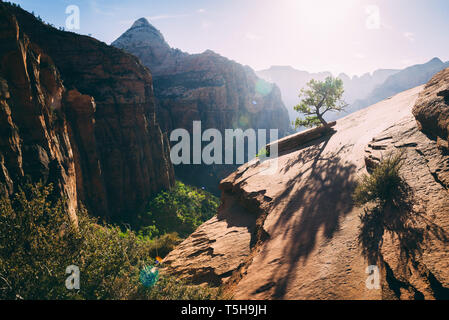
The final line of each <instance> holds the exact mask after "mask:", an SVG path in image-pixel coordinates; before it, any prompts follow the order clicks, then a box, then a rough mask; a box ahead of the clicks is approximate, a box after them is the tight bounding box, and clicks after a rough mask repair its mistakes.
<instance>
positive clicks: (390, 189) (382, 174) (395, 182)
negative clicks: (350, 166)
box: [353, 153, 404, 206]
mask: <svg viewBox="0 0 449 320" xmlns="http://www.w3.org/2000/svg"><path fill="white" fill-rule="evenodd" d="M402 155H403V154H402V153H398V154H392V155H390V156H388V157H387V158H386V159H383V160H382V161H381V162H380V164H379V165H378V166H376V168H375V169H374V171H373V172H372V174H371V175H364V176H363V177H362V179H361V181H360V183H359V184H358V185H357V187H356V189H355V191H354V195H353V198H354V201H355V203H356V204H357V205H365V204H367V203H375V204H377V205H380V206H384V205H386V204H387V203H394V202H396V201H397V200H398V199H400V198H401V197H402V194H403V192H404V190H403V181H402V178H401V176H400V173H399V171H400V169H401V167H402Z"/></svg>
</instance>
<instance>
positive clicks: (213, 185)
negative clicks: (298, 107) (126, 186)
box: [112, 18, 290, 190]
mask: <svg viewBox="0 0 449 320" xmlns="http://www.w3.org/2000/svg"><path fill="white" fill-rule="evenodd" d="M112 45H114V46H116V47H118V48H121V49H124V50H125V51H127V52H130V53H132V54H134V55H135V56H137V57H138V58H139V59H140V60H141V61H142V62H143V63H144V64H145V65H146V66H147V67H149V68H150V70H151V72H152V74H153V77H154V90H155V95H156V98H157V101H158V112H157V116H158V119H159V123H160V124H161V127H162V129H163V131H164V132H168V133H170V132H171V131H172V130H173V129H177V128H184V129H188V130H191V128H192V122H193V121H195V120H200V121H201V122H202V128H203V130H206V129H209V128H216V129H218V130H220V131H222V132H223V131H224V129H234V128H242V129H247V128H254V129H279V135H280V136H281V137H282V136H284V135H285V134H287V133H289V132H290V123H289V117H288V112H287V110H286V108H285V106H284V104H283V103H282V100H281V94H280V91H279V89H278V88H277V87H276V86H275V85H270V84H268V83H267V82H265V81H263V80H261V79H259V78H258V77H257V76H256V74H255V73H254V71H253V70H252V69H250V68H249V67H244V66H242V65H240V64H238V63H236V62H233V61H230V60H228V59H226V58H224V57H222V56H220V55H218V54H216V53H214V52H212V51H210V50H208V51H206V52H204V53H202V54H192V55H191V54H187V53H184V52H181V51H180V50H178V49H172V48H171V47H170V46H169V45H168V44H167V42H166V41H165V39H164V37H163V36H162V34H161V33H160V32H159V31H158V30H157V29H156V28H154V27H153V26H152V25H151V24H150V23H149V22H148V21H147V20H146V19H145V18H142V19H139V20H137V21H136V22H135V23H134V25H133V26H132V27H131V28H130V29H129V30H128V31H126V32H125V33H124V34H123V35H122V36H121V37H120V38H118V39H117V40H116V41H115V42H113V43H112ZM175 169H176V173H177V174H178V175H179V176H181V177H182V178H184V179H186V180H187V182H189V183H192V184H194V185H199V186H204V185H206V186H208V187H209V188H210V189H212V190H214V189H217V186H218V183H219V181H220V179H222V178H224V177H225V176H226V175H227V174H229V173H230V172H232V170H234V169H235V167H234V166H231V167H228V168H226V166H218V167H207V166H198V167H195V166H186V167H183V166H178V167H177V168H175ZM208 177H210V178H208Z"/></svg>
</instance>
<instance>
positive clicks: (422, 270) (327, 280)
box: [165, 70, 449, 299]
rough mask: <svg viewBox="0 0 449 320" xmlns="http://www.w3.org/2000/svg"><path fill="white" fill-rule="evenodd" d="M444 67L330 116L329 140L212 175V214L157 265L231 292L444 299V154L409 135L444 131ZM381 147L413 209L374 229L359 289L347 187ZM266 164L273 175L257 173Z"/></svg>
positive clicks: (448, 223)
mask: <svg viewBox="0 0 449 320" xmlns="http://www.w3.org/2000/svg"><path fill="white" fill-rule="evenodd" d="M447 72H448V70H446V71H445V73H441V74H439V75H437V76H436V77H435V78H433V80H432V81H431V82H430V83H429V84H428V85H427V87H425V88H424V87H422V86H421V87H417V88H415V89H411V90H408V91H405V92H403V93H400V94H398V95H396V96H394V97H393V98H391V99H389V100H385V101H382V102H380V103H378V104H376V105H373V106H371V107H368V108H366V109H364V110H361V111H358V112H356V113H354V114H352V115H350V116H347V117H345V118H343V119H341V120H339V121H338V122H337V125H336V126H335V127H334V128H335V130H336V132H335V133H334V134H333V135H330V136H328V137H324V138H321V139H319V140H316V141H314V142H311V143H308V144H306V145H303V146H298V147H297V148H295V149H292V150H290V151H287V152H285V153H283V154H281V155H280V157H279V158H278V159H277V160H270V161H265V162H262V163H261V162H260V161H252V162H250V163H248V164H246V165H244V166H242V167H240V168H239V169H238V170H237V171H236V172H234V173H233V174H231V175H230V176H229V177H227V178H226V179H224V180H223V181H222V182H221V189H222V190H223V194H222V200H223V204H222V206H221V208H220V210H219V213H218V216H217V217H215V218H213V219H211V220H210V221H208V222H207V223H205V224H204V225H202V226H201V227H200V228H199V229H198V230H197V231H196V232H195V233H194V234H192V236H191V237H190V238H188V239H187V240H186V241H184V242H183V243H182V244H181V245H180V246H179V247H178V248H177V249H175V250H174V251H173V252H172V253H170V255H169V256H168V257H167V258H166V259H165V263H166V264H167V265H168V266H167V270H169V271H171V272H174V273H175V274H178V275H179V276H180V277H184V278H189V279H191V280H193V281H196V282H198V283H202V282H208V283H212V284H216V285H218V284H225V287H226V288H227V290H229V292H231V293H233V294H234V297H235V298H237V299H422V298H425V299H435V298H437V299H442V298H448V297H449V296H448V293H449V246H448V245H447V244H448V239H449V237H448V236H447V235H448V234H449V216H448V213H449V197H448V189H447V187H448V185H447V180H445V177H447V173H448V172H449V167H448V163H449V156H448V155H447V153H444V152H443V151H441V149H439V148H438V146H437V142H436V140H435V138H434V136H437V134H434V135H426V134H425V133H423V132H421V131H420V128H421V127H422V128H427V130H430V128H435V126H436V125H437V124H440V126H441V127H443V128H445V127H444V125H445V124H446V122H445V121H446V120H447V116H446V115H447V114H446V110H447V109H448V104H447V101H446V99H445V97H446V93H445V92H446V89H445V88H446V87H447V84H448V83H449V79H447ZM418 97H419V98H418ZM416 102H417V103H416ZM415 103H416V104H415ZM414 106H415V108H414V110H415V114H421V115H422V119H420V122H419V123H420V125H418V123H417V121H416V119H415V117H414V116H413V114H412V108H413V107H414ZM428 106H435V108H434V109H430V110H429V108H428ZM436 106H438V107H436ZM420 110H422V111H420ZM423 119H427V120H429V119H431V120H430V121H424V120H423ZM441 132H442V133H441ZM445 132H446V131H439V133H438V136H440V138H441V139H446V138H447V135H445ZM446 133H447V132H446ZM392 150H396V151H397V150H402V151H403V152H404V158H405V161H404V165H403V167H402V169H401V173H402V175H403V176H404V178H405V180H406V182H407V184H408V185H409V186H410V188H411V189H410V192H411V194H413V199H414V200H415V201H416V204H417V206H418V209H419V210H418V212H419V214H416V215H414V216H406V217H401V219H403V220H402V221H403V224H402V225H403V226H405V228H402V229H394V228H393V229H392V230H391V232H385V233H384V234H383V246H382V250H381V252H380V256H381V257H382V259H381V260H380V262H379V263H377V267H378V268H379V270H380V288H379V289H369V288H368V287H367V286H366V281H367V279H368V274H367V273H366V270H367V267H368V266H369V265H370V264H372V262H369V261H368V260H367V257H366V256H364V255H363V248H362V247H361V245H360V243H359V241H358V237H359V235H360V232H361V229H360V228H361V221H360V219H359V215H360V214H361V213H362V211H363V209H362V208H357V207H355V206H354V205H353V201H352V192H353V190H354V187H355V184H356V182H357V180H358V179H359V178H360V177H361V175H362V174H365V173H366V170H367V166H368V168H369V167H371V166H372V165H373V164H374V163H376V162H377V161H379V160H380V159H381V158H382V157H383V156H386V155H387V154H388V153H389V152H390V151H392ZM272 161H278V166H277V170H276V172H275V174H273V175H269V176H267V175H265V174H263V173H264V168H266V166H267V165H270V164H271V163H272ZM236 244H238V245H236Z"/></svg>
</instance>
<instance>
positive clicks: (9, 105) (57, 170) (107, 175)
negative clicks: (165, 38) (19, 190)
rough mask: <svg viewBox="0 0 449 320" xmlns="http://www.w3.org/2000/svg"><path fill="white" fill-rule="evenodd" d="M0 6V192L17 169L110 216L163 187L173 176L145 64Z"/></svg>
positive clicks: (129, 210)
mask: <svg viewBox="0 0 449 320" xmlns="http://www.w3.org/2000/svg"><path fill="white" fill-rule="evenodd" d="M0 10H1V11H0V17H1V23H2V28H1V32H0V37H2V47H1V51H0V61H1V70H0V77H1V78H2V80H1V98H0V99H1V112H2V116H1V117H0V122H2V126H1V130H2V134H1V136H0V163H1V168H2V170H1V171H0V183H1V189H2V190H3V191H4V192H7V193H9V194H11V192H13V190H14V185H15V181H16V179H17V177H20V176H24V175H31V176H32V177H33V179H34V180H38V179H43V180H44V181H48V180H50V179H53V180H56V181H57V182H58V184H59V185H60V186H61V189H63V190H65V192H64V193H65V194H67V195H70V197H69V198H70V199H71V203H72V207H73V208H75V207H76V203H77V201H78V200H79V201H81V202H83V203H84V204H85V205H86V206H87V207H88V209H90V211H91V212H92V213H93V214H96V215H99V216H102V217H105V218H108V219H112V220H115V219H122V218H125V219H126V218H130V217H131V216H132V215H133V214H135V213H136V211H137V210H139V209H140V207H141V206H142V205H143V204H144V203H145V201H146V200H147V199H148V197H150V196H151V195H152V194H154V193H155V192H158V191H159V190H161V189H165V188H170V187H171V186H172V185H173V183H174V173H173V168H172V166H171V163H170V160H169V154H168V149H169V147H168V143H167V138H166V136H164V135H163V134H162V133H161V130H160V128H159V125H158V122H157V121H156V115H155V103H154V95H153V87H152V77H151V74H150V72H149V70H148V69H147V68H145V67H144V66H143V65H142V64H141V63H140V62H139V61H138V60H137V59H136V58H135V57H133V56H131V55H128V54H126V53H124V52H122V51H120V50H118V49H115V48H113V47H109V46H107V45H106V44H104V43H101V42H99V41H97V40H95V39H92V38H89V37H85V36H79V35H76V34H73V33H68V32H62V31H58V30H56V29H54V28H52V27H50V26H47V25H45V24H43V23H41V22H39V21H38V20H37V19H35V18H34V17H33V16H32V15H31V14H29V13H27V12H25V11H23V10H21V9H18V8H14V7H11V6H9V5H6V4H0ZM4 44H6V45H4ZM50 57H51V58H50ZM3 124H5V125H3ZM3 131H4V132H3Z"/></svg>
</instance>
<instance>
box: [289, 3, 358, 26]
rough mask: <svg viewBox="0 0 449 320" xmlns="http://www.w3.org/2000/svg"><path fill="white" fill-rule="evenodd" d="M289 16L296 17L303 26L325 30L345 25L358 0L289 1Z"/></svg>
mask: <svg viewBox="0 0 449 320" xmlns="http://www.w3.org/2000/svg"><path fill="white" fill-rule="evenodd" d="M287 1H288V2H289V5H288V6H286V9H287V10H288V13H287V14H288V15H289V16H290V17H291V15H293V16H296V17H297V18H298V19H299V21H298V22H300V23H301V24H306V25H312V26H315V28H316V29H317V31H319V30H320V29H323V28H328V27H335V26H339V25H342V24H345V22H346V20H347V18H348V16H349V15H350V14H351V12H352V11H353V10H352V9H353V8H354V6H355V5H357V0H287Z"/></svg>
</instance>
